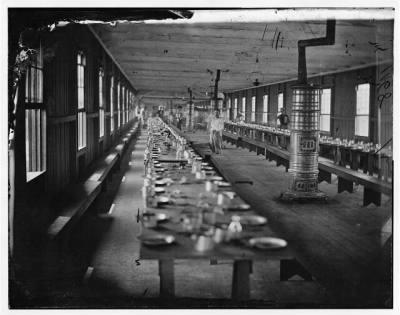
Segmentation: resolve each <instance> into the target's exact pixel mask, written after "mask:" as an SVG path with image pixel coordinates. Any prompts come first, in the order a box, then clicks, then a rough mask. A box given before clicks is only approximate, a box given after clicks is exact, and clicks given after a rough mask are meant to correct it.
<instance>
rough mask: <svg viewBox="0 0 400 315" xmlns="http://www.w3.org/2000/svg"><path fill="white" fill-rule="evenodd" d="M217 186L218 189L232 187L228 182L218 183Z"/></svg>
mask: <svg viewBox="0 0 400 315" xmlns="http://www.w3.org/2000/svg"><path fill="white" fill-rule="evenodd" d="M217 185H218V187H230V186H232V185H231V184H230V183H228V182H218V183H217Z"/></svg>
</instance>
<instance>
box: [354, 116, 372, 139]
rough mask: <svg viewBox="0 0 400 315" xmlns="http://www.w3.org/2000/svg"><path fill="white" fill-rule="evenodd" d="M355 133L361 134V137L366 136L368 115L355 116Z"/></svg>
mask: <svg viewBox="0 0 400 315" xmlns="http://www.w3.org/2000/svg"><path fill="white" fill-rule="evenodd" d="M355 123H356V126H355V135H356V136H362V137H368V131H369V128H368V123H369V116H368V115H366V116H356V119H355Z"/></svg>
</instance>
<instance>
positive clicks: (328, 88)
mask: <svg viewBox="0 0 400 315" xmlns="http://www.w3.org/2000/svg"><path fill="white" fill-rule="evenodd" d="M326 90H329V110H327V111H326V112H323V105H324V104H323V103H324V102H323V100H324V96H323V95H324V91H326ZM325 116H327V117H328V119H327V121H328V124H329V129H328V130H325V129H322V122H323V119H322V118H323V117H325ZM331 116H332V88H331V87H325V88H321V92H320V127H319V129H320V132H321V133H323V134H327V135H330V134H331V131H332V124H331Z"/></svg>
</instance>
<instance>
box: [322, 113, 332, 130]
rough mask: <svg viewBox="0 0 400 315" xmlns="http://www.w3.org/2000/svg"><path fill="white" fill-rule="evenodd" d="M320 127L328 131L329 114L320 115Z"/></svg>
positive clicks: (329, 123)
mask: <svg viewBox="0 0 400 315" xmlns="http://www.w3.org/2000/svg"><path fill="white" fill-rule="evenodd" d="M320 118H321V119H320V129H321V131H327V132H330V131H331V128H330V125H331V116H330V115H321V116H320Z"/></svg>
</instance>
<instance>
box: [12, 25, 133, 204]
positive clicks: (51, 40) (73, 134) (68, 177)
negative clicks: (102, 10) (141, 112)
mask: <svg viewBox="0 0 400 315" xmlns="http://www.w3.org/2000/svg"><path fill="white" fill-rule="evenodd" d="M42 44H43V47H44V52H45V58H44V70H43V71H44V73H43V74H44V80H43V81H44V103H45V107H46V112H47V170H46V172H45V173H44V174H43V175H42V176H43V177H44V180H34V181H32V182H29V183H26V178H22V177H21V178H20V180H19V183H20V184H19V185H20V186H21V187H23V186H24V188H23V190H27V191H29V190H32V189H34V190H35V191H36V190H38V191H43V193H44V195H46V196H50V197H51V196H55V195H56V194H57V193H59V192H61V191H62V190H63V189H64V188H65V187H66V186H68V185H70V184H73V183H74V182H76V181H77V180H78V179H79V178H80V176H81V175H82V174H80V173H79V170H85V169H87V166H88V165H90V164H91V163H93V162H94V161H95V160H96V159H97V158H98V157H100V156H101V155H102V154H104V152H105V151H107V150H108V149H110V148H111V146H113V145H114V144H115V142H116V140H118V138H119V136H120V135H121V133H122V129H126V126H125V127H121V131H118V130H117V127H116V126H117V119H116V116H115V131H114V133H113V135H110V113H109V111H110V104H109V103H110V75H111V74H113V75H114V78H116V79H117V80H119V81H120V82H123V83H124V85H125V87H126V88H128V87H129V89H131V91H132V92H133V93H135V90H134V88H133V87H132V86H131V85H130V84H129V82H128V81H127V80H126V79H124V78H123V75H122V73H121V72H120V71H119V69H118V67H116V66H115V65H114V64H113V62H112V61H111V59H110V58H109V56H108V55H107V54H106V52H105V51H104V49H103V48H102V47H101V45H100V44H99V43H98V42H97V40H96V39H95V38H94V37H93V35H92V33H91V32H90V31H89V30H88V28H87V27H86V26H84V25H70V26H68V27H64V28H60V29H57V30H56V31H54V32H52V33H50V35H49V36H48V37H47V38H46V39H45V40H44V41H43V43H42ZM79 50H82V51H83V52H84V53H85V55H86V69H85V71H86V75H85V108H86V113H87V146H86V148H85V149H84V150H82V151H81V152H77V91H76V85H77V72H76V54H77V51H79ZM100 66H102V67H103V69H104V74H105V76H104V91H105V95H104V100H103V104H104V106H105V112H106V113H105V116H106V121H105V131H104V137H103V139H99V121H98V118H99V114H98V109H99V105H98V104H99V91H98V72H99V67H100ZM115 87H116V84H115ZM114 93H115V95H114V101H115V104H114V109H115V110H116V109H117V104H116V101H117V97H116V90H115V91H114ZM133 116H134V115H133ZM22 143H24V141H21V144H22ZM21 146H22V145H21ZM20 152H21V154H25V152H24V150H20ZM79 163H83V164H81V165H80V164H79ZM36 186H41V187H36ZM43 186H44V187H43ZM39 188H40V189H39Z"/></svg>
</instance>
